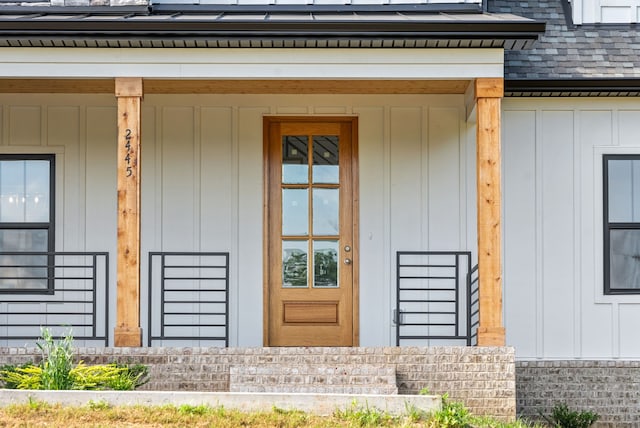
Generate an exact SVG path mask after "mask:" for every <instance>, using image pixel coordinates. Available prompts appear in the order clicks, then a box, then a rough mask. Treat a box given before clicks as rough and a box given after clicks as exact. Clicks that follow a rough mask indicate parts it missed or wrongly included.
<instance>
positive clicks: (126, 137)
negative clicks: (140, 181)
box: [124, 128, 133, 177]
mask: <svg viewBox="0 0 640 428" xmlns="http://www.w3.org/2000/svg"><path fill="white" fill-rule="evenodd" d="M131 138H132V137H131V129H129V128H127V129H126V130H125V131H124V140H125V143H124V147H125V148H126V149H127V155H126V156H125V157H124V160H125V162H126V163H127V175H126V176H127V177H131V176H132V175H133V168H132V167H131Z"/></svg>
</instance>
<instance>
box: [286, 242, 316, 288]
mask: <svg viewBox="0 0 640 428" xmlns="http://www.w3.org/2000/svg"><path fill="white" fill-rule="evenodd" d="M308 245H309V241H282V286H283V287H306V286H307V248H308Z"/></svg>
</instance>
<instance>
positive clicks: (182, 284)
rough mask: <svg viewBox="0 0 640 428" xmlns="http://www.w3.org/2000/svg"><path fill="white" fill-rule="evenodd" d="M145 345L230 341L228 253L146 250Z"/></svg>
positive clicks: (225, 342)
mask: <svg viewBox="0 0 640 428" xmlns="http://www.w3.org/2000/svg"><path fill="white" fill-rule="evenodd" d="M148 290H149V291H148V296H149V306H148V311H149V313H148V327H147V331H148V334H147V341H148V346H152V345H153V343H154V342H155V341H162V342H163V344H166V343H167V342H173V343H174V344H175V343H176V342H180V341H185V342H190V341H199V342H200V343H201V344H205V343H208V342H218V343H224V346H225V347H226V346H229V253H202V252H152V253H149V289H148Z"/></svg>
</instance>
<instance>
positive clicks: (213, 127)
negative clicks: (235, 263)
mask: <svg viewBox="0 0 640 428" xmlns="http://www.w3.org/2000/svg"><path fill="white" fill-rule="evenodd" d="M231 120H232V110H231V108H229V107H203V108H202V109H201V121H200V126H201V148H200V154H201V159H200V164H201V166H200V170H201V174H200V195H199V198H200V210H201V215H200V234H201V238H200V239H201V243H200V248H201V250H202V251H229V249H230V247H231V242H230V241H231V235H230V230H231V211H230V206H231V200H232V199H231V191H232V178H233V177H232V172H231V166H232V158H231V150H232V143H233V142H232V121H231Z"/></svg>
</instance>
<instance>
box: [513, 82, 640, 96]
mask: <svg viewBox="0 0 640 428" xmlns="http://www.w3.org/2000/svg"><path fill="white" fill-rule="evenodd" d="M504 93H505V97H638V96H640V78H562V79H531V80H527V79H507V80H505V83H504Z"/></svg>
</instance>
